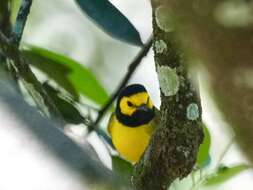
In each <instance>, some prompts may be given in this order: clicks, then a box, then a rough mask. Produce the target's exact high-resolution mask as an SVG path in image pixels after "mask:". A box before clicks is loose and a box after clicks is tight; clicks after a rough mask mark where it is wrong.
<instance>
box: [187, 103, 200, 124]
mask: <svg viewBox="0 0 253 190" xmlns="http://www.w3.org/2000/svg"><path fill="white" fill-rule="evenodd" d="M186 116H187V119H189V120H192V121H193V120H196V119H198V118H199V107H198V105H197V104H196V103H190V104H189V105H188V106H187V110H186Z"/></svg>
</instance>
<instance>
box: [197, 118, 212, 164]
mask: <svg viewBox="0 0 253 190" xmlns="http://www.w3.org/2000/svg"><path fill="white" fill-rule="evenodd" d="M202 126H203V130H204V136H205V137H204V141H203V143H202V144H201V145H200V147H199V152H198V157H197V164H198V166H200V167H205V166H207V164H208V163H210V162H209V161H211V159H210V155H209V149H210V144H211V136H210V133H209V130H208V128H207V127H206V125H205V124H204V123H203V124H202ZM208 160H209V161H208Z"/></svg>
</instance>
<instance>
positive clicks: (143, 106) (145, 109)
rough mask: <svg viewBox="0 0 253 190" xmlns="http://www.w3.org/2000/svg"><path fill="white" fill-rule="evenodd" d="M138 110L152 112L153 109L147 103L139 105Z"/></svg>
mask: <svg viewBox="0 0 253 190" xmlns="http://www.w3.org/2000/svg"><path fill="white" fill-rule="evenodd" d="M137 110H139V111H144V112H150V111H151V110H152V109H150V108H149V107H148V106H147V104H143V105H141V106H139V107H137Z"/></svg>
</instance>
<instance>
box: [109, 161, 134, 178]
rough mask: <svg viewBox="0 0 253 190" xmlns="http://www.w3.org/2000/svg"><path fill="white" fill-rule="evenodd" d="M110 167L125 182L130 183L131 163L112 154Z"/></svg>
mask: <svg viewBox="0 0 253 190" xmlns="http://www.w3.org/2000/svg"><path fill="white" fill-rule="evenodd" d="M112 169H113V171H114V172H115V174H116V175H118V176H120V177H122V178H123V180H125V181H126V182H127V183H130V180H131V176H132V173H133V165H132V164H131V163H129V162H127V161H126V160H124V159H122V158H121V157H119V156H112Z"/></svg>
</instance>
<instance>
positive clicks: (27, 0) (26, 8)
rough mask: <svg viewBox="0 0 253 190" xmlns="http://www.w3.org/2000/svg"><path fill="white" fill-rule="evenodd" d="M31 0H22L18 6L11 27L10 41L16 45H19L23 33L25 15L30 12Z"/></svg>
mask: <svg viewBox="0 0 253 190" xmlns="http://www.w3.org/2000/svg"><path fill="white" fill-rule="evenodd" d="M31 5H32V0H23V1H22V5H21V6H20V8H19V11H18V15H17V18H16V22H15V25H14V27H13V29H12V34H11V42H12V43H13V44H15V45H16V46H19V43H20V40H21V38H22V35H23V31H24V28H25V24H26V20H27V16H28V14H29V12H30V8H31Z"/></svg>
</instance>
